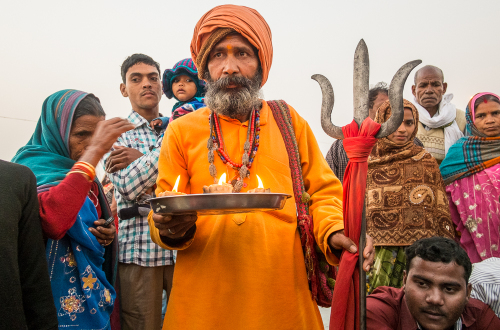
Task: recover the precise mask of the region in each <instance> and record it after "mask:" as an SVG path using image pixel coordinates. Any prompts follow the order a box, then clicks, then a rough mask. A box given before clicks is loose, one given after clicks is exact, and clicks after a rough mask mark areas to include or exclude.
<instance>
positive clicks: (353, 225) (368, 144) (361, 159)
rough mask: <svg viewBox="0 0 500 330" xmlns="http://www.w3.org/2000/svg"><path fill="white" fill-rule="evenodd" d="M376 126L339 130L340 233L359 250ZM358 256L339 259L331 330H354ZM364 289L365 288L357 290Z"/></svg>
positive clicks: (347, 254) (367, 121)
mask: <svg viewBox="0 0 500 330" xmlns="http://www.w3.org/2000/svg"><path fill="white" fill-rule="evenodd" d="M379 130H380V124H378V123H376V122H374V121H373V120H372V119H371V118H369V117H368V118H366V119H365V120H364V121H363V123H362V124H361V128H358V124H357V123H356V122H355V121H354V120H353V121H352V123H350V124H349V125H346V126H344V127H342V132H343V133H344V140H343V144H344V149H345V151H346V153H347V156H348V157H349V163H348V164H347V168H346V171H345V174H344V196H343V197H344V202H343V210H344V234H345V236H347V237H349V238H350V239H352V240H353V241H354V243H355V244H356V245H357V246H358V253H359V252H361V253H362V252H363V251H360V249H359V237H360V233H361V221H362V213H363V206H364V202H365V191H366V176H367V172H368V156H370V153H371V151H372V148H373V146H374V145H375V144H376V143H377V139H376V138H375V135H376V134H377V132H378V131H379ZM358 253H354V254H353V253H350V252H347V251H344V252H343V253H342V257H341V259H340V266H339V272H338V275H337V280H336V283H335V289H334V290H333V299H332V310H331V314H330V329H331V330H344V329H346V330H354V329H358V328H359V290H360V288H359V269H358ZM361 289H362V290H366V288H361Z"/></svg>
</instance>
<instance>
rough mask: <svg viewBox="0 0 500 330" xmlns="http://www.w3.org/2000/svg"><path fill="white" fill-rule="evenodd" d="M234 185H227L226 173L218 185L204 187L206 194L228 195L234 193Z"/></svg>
mask: <svg viewBox="0 0 500 330" xmlns="http://www.w3.org/2000/svg"><path fill="white" fill-rule="evenodd" d="M233 189H234V187H233V185H232V184H230V183H226V173H224V174H222V175H221V176H220V179H219V182H218V183H217V184H211V185H210V186H203V193H204V194H228V193H232V192H233Z"/></svg>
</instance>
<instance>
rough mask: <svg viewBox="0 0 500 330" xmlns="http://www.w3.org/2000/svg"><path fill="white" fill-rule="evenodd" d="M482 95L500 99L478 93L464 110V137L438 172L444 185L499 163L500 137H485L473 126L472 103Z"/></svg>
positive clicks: (450, 152)
mask: <svg viewBox="0 0 500 330" xmlns="http://www.w3.org/2000/svg"><path fill="white" fill-rule="evenodd" d="M484 95H493V96H496V97H497V98H499V99H500V97H498V95H496V94H493V93H479V94H476V95H474V97H472V99H471V100H470V101H469V104H468V105H467V109H466V110H465V119H466V120H467V126H466V129H465V131H466V136H465V137H463V138H461V139H460V140H458V141H457V142H456V143H455V144H454V145H453V146H452V147H451V148H450V150H449V151H448V153H447V154H446V158H445V159H444V160H443V162H442V163H441V167H440V170H441V174H442V175H443V179H444V184H445V185H449V184H450V183H452V182H454V181H456V180H458V179H462V178H465V177H468V176H469V175H472V174H474V173H477V172H480V171H482V170H484V169H486V168H488V167H491V166H493V165H495V164H498V163H500V137H486V135H484V134H483V133H481V132H479V130H478V129H477V127H476V125H475V124H474V112H475V109H474V102H476V100H477V99H478V98H479V97H481V96H484Z"/></svg>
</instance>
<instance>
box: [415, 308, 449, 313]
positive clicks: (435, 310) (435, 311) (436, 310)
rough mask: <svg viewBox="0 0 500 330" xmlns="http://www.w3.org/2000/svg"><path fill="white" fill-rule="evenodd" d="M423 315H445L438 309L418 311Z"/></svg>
mask: <svg viewBox="0 0 500 330" xmlns="http://www.w3.org/2000/svg"><path fill="white" fill-rule="evenodd" d="M420 311H421V312H423V313H429V314H434V315H445V313H443V311H442V310H441V309H439V308H424V309H421V310H420Z"/></svg>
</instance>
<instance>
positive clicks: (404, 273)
mask: <svg viewBox="0 0 500 330" xmlns="http://www.w3.org/2000/svg"><path fill="white" fill-rule="evenodd" d="M404 286H406V270H403V287H404Z"/></svg>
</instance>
